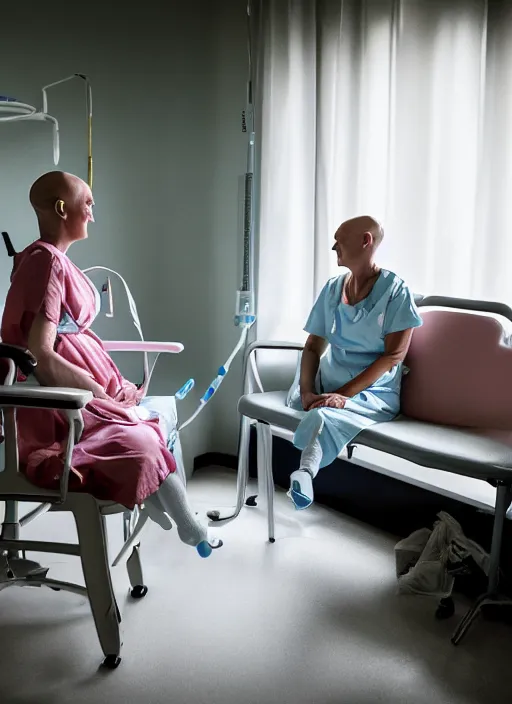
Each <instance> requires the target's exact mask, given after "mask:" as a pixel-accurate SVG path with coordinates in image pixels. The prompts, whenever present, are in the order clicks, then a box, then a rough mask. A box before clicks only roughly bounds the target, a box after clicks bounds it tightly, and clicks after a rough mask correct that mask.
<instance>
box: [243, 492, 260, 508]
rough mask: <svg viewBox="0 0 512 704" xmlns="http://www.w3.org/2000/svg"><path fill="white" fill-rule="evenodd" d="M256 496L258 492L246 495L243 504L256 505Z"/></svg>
mask: <svg viewBox="0 0 512 704" xmlns="http://www.w3.org/2000/svg"><path fill="white" fill-rule="evenodd" d="M257 498H258V494H255V495H254V496H248V497H247V499H246V500H245V505H246V506H257V505H258V502H257V501H256V499H257Z"/></svg>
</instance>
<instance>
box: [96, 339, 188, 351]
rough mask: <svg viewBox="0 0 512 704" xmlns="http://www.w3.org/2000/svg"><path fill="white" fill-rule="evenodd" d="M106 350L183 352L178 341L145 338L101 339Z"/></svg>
mask: <svg viewBox="0 0 512 704" xmlns="http://www.w3.org/2000/svg"><path fill="white" fill-rule="evenodd" d="M102 342H103V347H104V348H105V350H106V351H107V352H158V353H160V352H168V353H169V354H179V353H180V352H183V349H184V347H183V345H182V344H181V343H180V342H149V341H146V340H128V341H123V340H103V341H102Z"/></svg>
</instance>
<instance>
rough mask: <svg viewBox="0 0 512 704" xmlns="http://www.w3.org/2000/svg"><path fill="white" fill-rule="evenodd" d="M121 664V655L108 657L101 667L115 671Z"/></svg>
mask: <svg viewBox="0 0 512 704" xmlns="http://www.w3.org/2000/svg"><path fill="white" fill-rule="evenodd" d="M120 664H121V658H120V657H119V655H107V657H106V658H105V659H104V660H103V662H102V663H101V666H102V667H104V668H105V669H107V670H115V669H116V667H119V665H120Z"/></svg>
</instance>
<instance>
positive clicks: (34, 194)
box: [1, 172, 220, 557]
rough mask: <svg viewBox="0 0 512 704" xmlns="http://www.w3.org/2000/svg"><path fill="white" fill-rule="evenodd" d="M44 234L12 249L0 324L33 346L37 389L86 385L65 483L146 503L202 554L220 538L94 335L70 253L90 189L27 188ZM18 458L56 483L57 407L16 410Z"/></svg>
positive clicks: (63, 183)
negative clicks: (199, 514) (200, 517)
mask: <svg viewBox="0 0 512 704" xmlns="http://www.w3.org/2000/svg"><path fill="white" fill-rule="evenodd" d="M30 202H31V204H32V206H33V208H34V210H35V212H36V215H37V219H38V223H39V229H40V239H39V240H37V241H36V242H33V243H32V244H31V245H29V246H28V247H27V248H26V249H25V250H24V251H23V252H21V253H20V254H18V255H16V257H15V262H14V269H13V273H12V277H11V287H10V289H9V292H8V294H7V299H6V304H5V309H4V314H3V319H2V328H1V338H2V340H3V341H4V342H6V343H8V344H12V345H19V346H21V347H24V348H26V349H29V350H30V351H31V352H32V353H33V354H34V356H35V357H36V359H37V361H38V364H37V367H36V370H35V376H36V379H37V381H38V382H39V383H40V384H41V385H43V386H68V387H73V388H80V389H86V390H88V391H91V392H92V393H93V395H94V398H93V400H92V401H91V402H90V403H89V404H88V405H87V406H86V408H85V409H84V410H83V421H84V430H83V433H82V436H81V439H80V442H79V443H78V444H77V445H76V447H75V449H74V452H73V460H72V472H71V473H70V490H72V491H86V492H88V493H90V494H92V495H93V496H95V497H96V498H98V499H107V500H112V501H116V502H118V503H120V504H122V505H123V506H126V507H127V508H129V509H132V508H133V507H134V506H135V505H140V504H142V503H144V505H145V507H146V509H147V511H148V514H149V515H150V517H151V518H153V520H155V521H156V522H157V523H159V524H160V525H161V526H162V527H170V523H169V520H168V518H167V516H166V514H167V515H168V516H170V517H171V518H173V519H174V521H175V522H176V525H177V528H178V533H179V536H180V538H181V540H182V541H183V542H185V543H187V544H189V545H192V546H195V547H196V548H197V551H198V552H199V554H200V555H201V556H202V557H207V556H208V555H209V554H210V553H211V549H212V547H217V546H218V545H219V542H220V541H219V542H217V543H216V542H215V541H213V540H212V541H209V540H208V536H207V529H206V527H205V526H203V525H201V524H200V523H199V522H198V521H197V519H196V517H195V515H194V513H193V512H192V510H191V508H190V506H189V504H188V500H187V496H186V490H185V487H184V485H183V483H182V482H181V480H180V479H179V477H178V475H177V474H176V473H175V472H176V462H175V460H174V457H173V455H172V453H171V452H170V450H169V449H168V448H167V438H166V437H165V435H164V432H163V430H162V428H161V423H160V419H159V418H158V417H155V418H154V419H151V420H141V419H140V418H139V416H138V414H137V406H138V403H139V402H140V400H141V395H142V392H141V391H139V390H138V389H137V387H136V386H135V385H134V384H132V383H131V382H129V381H127V380H126V379H124V378H123V377H122V375H121V373H120V372H119V370H118V369H117V367H116V366H115V364H114V362H113V361H112V359H111V358H110V356H109V355H108V353H107V352H106V351H105V349H104V347H103V345H102V343H101V340H100V339H99V338H98V337H97V336H96V335H95V334H94V333H93V332H92V330H91V329H90V325H91V324H92V322H93V320H94V318H95V316H96V314H97V311H98V301H97V295H98V294H97V292H96V289H95V288H94V286H93V285H92V284H91V282H90V281H89V279H88V278H87V277H86V276H85V275H84V274H83V273H82V272H81V271H80V270H79V269H78V268H77V267H76V266H75V265H74V264H73V263H72V262H71V260H70V259H69V258H68V257H67V254H66V252H67V250H68V248H69V246H70V245H71V244H73V242H76V241H79V240H82V239H85V238H86V237H87V225H88V223H89V222H90V221H93V217H92V206H93V198H92V193H91V190H90V189H89V187H88V186H87V184H86V183H84V182H83V181H82V180H81V179H79V178H77V177H76V176H72V175H71V174H65V173H62V172H51V173H49V174H46V175H44V176H42V177H41V178H39V179H38V180H37V181H36V182H35V183H34V185H33V186H32V189H31V191H30ZM17 415H18V421H19V422H18V429H19V449H20V461H21V463H22V465H23V467H24V471H25V472H26V475H27V477H28V478H29V479H30V481H31V482H33V483H34V484H36V485H37V486H41V487H44V488H52V489H53V488H57V487H58V482H59V478H60V475H61V473H62V468H63V464H64V452H65V446H66V441H67V434H68V424H67V421H66V420H65V419H64V418H63V417H62V416H61V415H60V414H59V413H58V412H57V411H48V410H38V409H19V410H18V414H17Z"/></svg>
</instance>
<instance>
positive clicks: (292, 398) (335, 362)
mask: <svg viewBox="0 0 512 704" xmlns="http://www.w3.org/2000/svg"><path fill="white" fill-rule="evenodd" d="M345 276H346V274H342V275H341V276H337V277H334V278H332V279H330V280H329V281H328V282H327V284H326V285H325V286H324V288H323V289H322V291H321V292H320V295H319V296H318V299H317V300H316V302H315V304H314V306H313V309H312V311H311V313H310V315H309V318H308V320H307V323H306V326H305V328H304V330H305V331H306V332H307V333H309V334H311V335H317V336H318V337H323V338H325V339H326V340H327V341H328V342H329V346H328V348H327V352H326V354H325V355H324V356H323V357H322V359H321V360H320V367H319V370H318V374H317V378H316V384H315V386H316V390H317V392H318V393H328V392H334V391H336V390H337V389H339V388H340V387H342V386H343V385H344V384H346V383H347V382H348V381H350V380H351V379H353V378H354V377H356V376H357V375H358V374H360V373H361V372H362V371H364V370H365V369H367V368H368V367H369V366H370V365H371V364H372V363H373V362H375V360H377V359H378V358H379V357H380V356H381V355H382V354H383V353H384V339H385V337H386V335H389V334H390V333H393V332H399V331H402V330H407V329H409V328H414V327H419V326H420V325H422V320H421V317H420V315H419V313H418V310H417V308H416V305H415V303H414V298H413V295H412V294H411V292H410V290H409V289H408V288H407V286H406V285H405V283H404V282H403V281H402V279H400V278H399V277H398V276H397V275H396V274H393V273H392V272H391V271H386V270H385V269H382V270H381V273H380V276H379V278H378V279H377V281H376V282H375V284H374V286H373V289H372V290H371V292H370V293H369V294H368V296H367V297H366V298H365V299H364V300H362V301H360V302H359V303H356V305H354V306H352V305H349V304H348V303H346V302H344V301H342V290H343V281H344V278H345ZM402 373H403V364H402V363H400V364H397V365H395V366H394V367H393V369H391V370H390V371H389V372H386V373H385V374H383V375H382V376H381V377H380V378H379V379H378V380H377V381H376V382H375V383H374V384H372V386H370V387H368V388H367V389H365V390H364V391H361V393H359V394H357V395H356V396H354V397H352V398H349V399H348V400H347V402H346V405H345V407H344V408H343V409H340V408H320V409H313V410H312V411H309V412H308V413H306V414H305V416H304V418H303V419H302V421H301V423H300V425H299V427H298V428H297V430H296V432H295V435H294V439H293V442H294V445H295V446H296V447H298V448H299V449H300V450H303V449H304V448H305V447H306V445H307V444H308V443H309V441H310V440H311V438H312V434H313V428H314V427H315V426H316V418H315V415H316V414H320V415H321V416H322V418H323V420H324V425H323V429H322V432H321V433H320V436H319V441H320V444H321V447H322V452H323V456H322V461H321V463H320V467H325V466H327V465H328V464H330V463H331V462H333V460H335V459H336V457H337V456H338V454H339V453H340V452H341V451H342V450H343V449H344V448H345V447H346V446H347V445H348V443H350V441H351V440H353V439H354V438H355V436H356V435H357V434H358V433H360V432H361V431H362V430H364V429H365V428H368V427H369V426H371V425H373V424H374V423H381V422H383V421H388V420H392V419H393V418H394V417H395V416H396V415H397V413H398V412H399V410H400V385H401V380H402ZM298 382H299V379H298V375H297V376H296V379H295V381H294V384H293V386H292V388H291V389H290V393H289V395H288V401H287V403H288V405H289V406H290V407H291V408H293V409H295V410H303V408H302V403H301V400H300V390H299V384H298Z"/></svg>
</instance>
